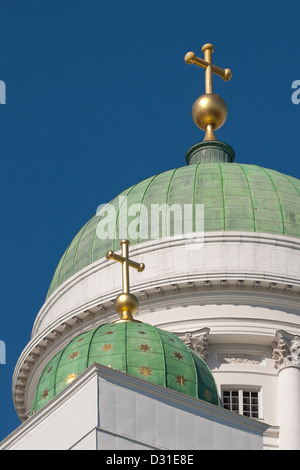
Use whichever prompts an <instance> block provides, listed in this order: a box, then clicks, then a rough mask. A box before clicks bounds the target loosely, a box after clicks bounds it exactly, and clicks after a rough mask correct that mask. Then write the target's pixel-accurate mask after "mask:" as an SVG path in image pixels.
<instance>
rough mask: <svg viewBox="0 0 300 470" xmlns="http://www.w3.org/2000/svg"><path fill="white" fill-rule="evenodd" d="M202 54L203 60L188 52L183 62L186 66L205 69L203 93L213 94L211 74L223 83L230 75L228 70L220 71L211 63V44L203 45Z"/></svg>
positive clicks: (219, 68)
mask: <svg viewBox="0 0 300 470" xmlns="http://www.w3.org/2000/svg"><path fill="white" fill-rule="evenodd" d="M202 52H203V53H204V60H203V59H200V57H197V56H196V54H195V53H194V52H188V53H187V54H186V55H185V58H184V60H185V62H186V63H187V64H195V65H198V66H199V67H201V68H202V69H205V93H213V73H215V74H216V75H219V77H222V79H223V80H224V81H228V80H230V79H231V77H232V73H231V70H230V69H221V67H218V66H217V65H214V64H213V63H212V53H213V52H214V46H213V45H212V44H204V46H203V47H202Z"/></svg>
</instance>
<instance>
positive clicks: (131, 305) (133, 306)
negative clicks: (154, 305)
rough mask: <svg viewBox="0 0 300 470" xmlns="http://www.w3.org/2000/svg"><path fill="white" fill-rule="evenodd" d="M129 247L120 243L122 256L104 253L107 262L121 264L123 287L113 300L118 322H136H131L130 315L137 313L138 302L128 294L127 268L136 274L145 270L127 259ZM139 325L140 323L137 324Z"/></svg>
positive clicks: (142, 265) (124, 242)
mask: <svg viewBox="0 0 300 470" xmlns="http://www.w3.org/2000/svg"><path fill="white" fill-rule="evenodd" d="M129 245H130V242H129V241H128V240H122V241H121V247H122V255H121V256H120V255H117V254H116V253H114V252H113V251H111V250H110V251H108V252H107V253H106V258H107V259H108V260H114V261H118V262H119V263H122V285H123V293H122V294H120V295H118V297H117V298H116V300H115V309H116V311H117V312H118V314H119V315H120V316H121V319H120V320H118V322H120V321H136V320H133V317H132V315H133V314H134V313H136V312H137V310H138V306H139V302H138V299H137V298H136V297H135V296H134V295H133V294H130V286H129V267H130V268H134V269H136V270H137V271H138V272H142V271H144V269H145V265H144V263H137V262H136V261H132V260H131V259H129ZM139 323H140V322H139Z"/></svg>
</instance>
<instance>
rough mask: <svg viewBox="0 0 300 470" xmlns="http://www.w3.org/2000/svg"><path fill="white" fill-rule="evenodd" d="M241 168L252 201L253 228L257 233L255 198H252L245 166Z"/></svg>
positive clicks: (240, 166)
mask: <svg viewBox="0 0 300 470" xmlns="http://www.w3.org/2000/svg"><path fill="white" fill-rule="evenodd" d="M239 168H241V170H242V172H243V174H244V177H245V180H246V181H247V185H248V191H249V197H250V200H251V207H252V214H253V228H254V231H256V222H255V210H254V203H253V197H252V192H251V186H250V182H249V178H248V175H247V172H246V170H245V168H244V167H243V165H239Z"/></svg>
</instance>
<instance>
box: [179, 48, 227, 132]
mask: <svg viewBox="0 0 300 470" xmlns="http://www.w3.org/2000/svg"><path fill="white" fill-rule="evenodd" d="M213 51H214V46H213V45H212V44H205V45H204V46H203V47H202V52H203V53H204V60H203V59H201V58H200V57H197V56H196V54H195V53H194V52H188V53H187V54H186V55H185V57H184V60H185V62H186V63H187V64H195V65H198V66H199V67H201V68H203V69H205V95H202V96H200V97H199V98H198V99H197V100H196V101H195V103H194V105H193V108H192V117H193V121H194V123H195V124H196V126H198V127H200V129H202V130H204V131H206V133H205V137H204V140H205V141H206V140H217V139H216V137H215V133H214V130H215V129H219V128H220V127H221V126H222V125H223V124H224V122H225V121H226V118H227V113H228V111H227V106H226V103H225V101H224V100H223V99H222V98H221V97H220V96H219V95H216V94H214V93H213V74H216V75H219V76H220V77H222V79H223V80H224V81H228V80H230V79H231V77H232V73H231V70H230V69H222V68H221V67H218V66H217V65H214V64H213V63H212V53H213Z"/></svg>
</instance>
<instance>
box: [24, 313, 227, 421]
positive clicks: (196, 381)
mask: <svg viewBox="0 0 300 470" xmlns="http://www.w3.org/2000/svg"><path fill="white" fill-rule="evenodd" d="M93 363H98V364H102V365H105V366H107V367H111V368H112V369H117V370H118V371H121V372H125V373H128V374H131V375H133V376H135V377H139V378H141V379H145V380H146V381H148V382H152V383H155V384H158V385H162V386H164V387H167V388H169V389H172V390H176V391H178V392H181V393H184V394H186V395H189V396H192V397H195V398H199V399H201V400H204V401H207V402H210V403H212V404H215V405H219V398H218V393H217V388H216V385H215V382H214V379H213V376H212V374H211V372H210V370H209V368H208V367H207V365H206V364H205V362H204V361H203V360H202V359H201V358H200V357H199V356H198V355H197V354H195V353H194V352H193V351H192V350H190V349H189V348H188V347H187V346H186V345H185V343H184V342H183V341H181V340H180V339H179V338H178V337H177V336H176V335H175V334H173V333H170V332H167V331H163V330H161V329H159V328H155V327H154V326H151V325H149V324H147V323H140V322H132V321H131V322H120V323H110V324H102V325H100V326H98V327H97V328H94V329H91V330H89V331H86V332H84V333H81V334H79V335H78V336H76V337H75V338H73V339H72V340H71V341H70V342H69V343H68V344H67V346H65V347H64V348H63V349H62V350H60V351H59V352H58V353H57V354H55V356H54V357H53V358H52V359H51V360H50V361H49V362H48V364H47V365H46V367H45V368H44V371H43V373H42V375H41V377H40V379H39V382H38V385H37V389H36V394H35V398H34V401H33V405H32V413H35V412H36V411H38V410H39V409H40V408H41V407H42V406H43V405H45V404H46V403H48V402H49V401H50V400H51V399H52V398H54V397H55V396H56V395H57V394H58V393H60V392H61V391H62V390H64V389H65V388H66V387H67V386H68V384H70V383H71V382H72V381H73V380H74V379H75V378H76V377H77V376H78V375H79V374H81V373H82V372H83V371H84V370H86V369H87V368H88V367H89V366H90V365H92V364H93Z"/></svg>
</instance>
